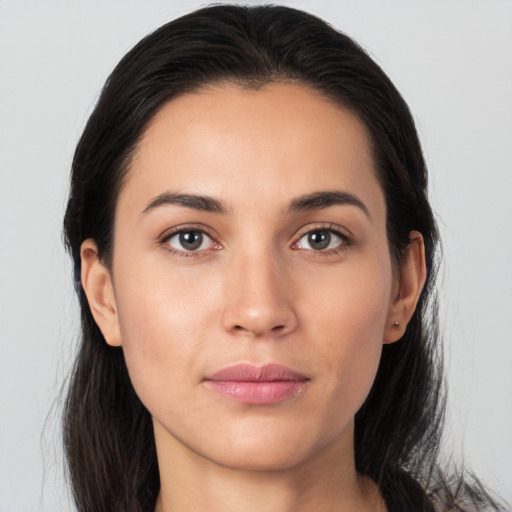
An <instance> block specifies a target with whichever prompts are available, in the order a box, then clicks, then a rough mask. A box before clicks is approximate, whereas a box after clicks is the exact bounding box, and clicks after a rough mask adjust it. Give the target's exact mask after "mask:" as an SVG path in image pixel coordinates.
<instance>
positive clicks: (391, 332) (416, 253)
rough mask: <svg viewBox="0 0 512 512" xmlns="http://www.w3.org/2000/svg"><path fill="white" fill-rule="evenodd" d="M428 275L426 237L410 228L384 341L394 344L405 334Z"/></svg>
mask: <svg viewBox="0 0 512 512" xmlns="http://www.w3.org/2000/svg"><path fill="white" fill-rule="evenodd" d="M426 275H427V270H426V264H425V246H424V244H423V236H422V235H421V233H419V232H418V231H411V232H410V233H409V245H408V246H407V249H406V254H405V255H404V257H403V259H402V262H401V264H400V269H399V275H398V279H397V284H396V286H395V287H394V289H393V296H392V298H391V304H390V309H389V314H388V318H387V324H386V326H385V331H384V343H393V342H395V341H398V340H399V339H400V338H401V337H402V336H403V335H404V333H405V329H406V328H407V324H408V323H409V320H410V319H411V317H412V315H413V314H414V311H415V309H416V305H417V304H418V300H419V298H420V295H421V291H422V289H423V285H424V284H425V279H426Z"/></svg>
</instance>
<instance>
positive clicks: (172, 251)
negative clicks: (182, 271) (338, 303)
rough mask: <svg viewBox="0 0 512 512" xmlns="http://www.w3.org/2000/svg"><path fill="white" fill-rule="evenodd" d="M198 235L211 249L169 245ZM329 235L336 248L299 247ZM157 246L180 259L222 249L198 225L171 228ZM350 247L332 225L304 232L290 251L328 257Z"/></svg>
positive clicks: (347, 238) (346, 240)
mask: <svg viewBox="0 0 512 512" xmlns="http://www.w3.org/2000/svg"><path fill="white" fill-rule="evenodd" d="M187 232H189V233H200V234H201V235H203V236H206V237H208V238H209V239H210V240H211V243H212V244H213V247H209V248H207V249H198V250H185V249H183V250H180V249H175V248H173V247H172V246H170V245H169V241H170V240H171V239H172V238H173V237H174V236H176V235H180V234H182V233H187ZM315 232H316V233H329V234H331V235H335V236H336V237H338V238H340V239H341V242H340V243H339V244H338V246H336V247H334V248H331V249H327V250H322V249H321V250H314V249H306V248H303V247H300V246H299V242H300V240H302V239H303V238H304V237H306V236H308V235H311V234H312V233H315ZM158 243H159V245H161V246H162V247H163V248H164V249H165V250H166V251H167V252H168V253H170V254H171V255H174V256H178V257H182V258H191V257H200V256H204V255H205V254H209V253H210V252H211V251H215V250H219V249H222V245H221V244H220V243H218V242H217V241H216V240H215V238H214V236H213V235H211V234H210V233H209V232H208V231H207V230H206V229H204V227H202V226H198V225H186V226H179V227H177V228H173V229H172V230H170V231H166V232H164V233H163V234H162V235H161V236H160V237H159V239H158ZM351 245H352V239H351V238H350V237H349V236H348V235H346V234H345V233H343V232H342V231H341V230H340V228H339V227H338V226H336V225H334V224H328V225H320V224H319V225H316V226H314V227H312V228H309V229H307V231H304V232H303V233H302V234H301V235H300V236H299V237H297V238H296V239H295V241H294V242H293V243H292V244H291V249H292V250H296V251H298V250H304V251H308V253H310V254H311V255H313V256H314V257H328V256H336V255H338V254H340V253H342V252H344V251H346V250H347V249H348V248H349V247H350V246H351Z"/></svg>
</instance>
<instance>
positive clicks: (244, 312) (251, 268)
mask: <svg viewBox="0 0 512 512" xmlns="http://www.w3.org/2000/svg"><path fill="white" fill-rule="evenodd" d="M256 245H257V244H256ZM226 274H227V275H226V283H225V290H224V293H225V307H224V312H223V323H224V328H225V329H226V330H228V331H230V332H232V333H239V334H246V335H252V336H258V337H260V336H269V335H270V336H279V335H284V334H286V333H289V332H291V331H292V330H294V329H295V327H296V325H297V319H296V317H295V312H294V310H293V304H292V302H291V296H290V291H291V290H290V287H289V283H287V282H286V281H287V279H286V276H287V272H286V271H285V269H284V268H283V265H282V264H281V263H280V258H279V255H276V254H275V252H274V251H273V250H272V247H270V246H267V247H261V246H260V247H255V246H251V247H245V248H243V249H241V250H240V251H235V253H234V254H233V255H232V257H231V261H230V265H229V270H228V271H227V273H226Z"/></svg>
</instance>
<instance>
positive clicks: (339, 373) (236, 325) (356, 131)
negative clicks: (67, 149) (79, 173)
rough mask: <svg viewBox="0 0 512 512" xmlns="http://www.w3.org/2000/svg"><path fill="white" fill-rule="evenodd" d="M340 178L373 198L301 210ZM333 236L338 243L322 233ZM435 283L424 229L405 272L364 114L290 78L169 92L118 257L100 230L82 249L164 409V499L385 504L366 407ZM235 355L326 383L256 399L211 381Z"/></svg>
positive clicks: (260, 505)
mask: <svg viewBox="0 0 512 512" xmlns="http://www.w3.org/2000/svg"><path fill="white" fill-rule="evenodd" d="M333 190H337V191H343V192H344V193H349V194H351V195H352V196H354V197H357V198H358V200H359V201H360V202H361V203H362V204H363V205H364V206H363V207H360V206H358V205H354V204H333V205H330V206H325V207H321V208H315V209H308V210H297V209H290V205H291V204H292V202H293V201H295V200H296V199H297V198H301V197H303V196H307V195H310V194H312V193H317V192H321V191H333ZM166 193H171V194H177V193H179V194H188V195H201V196H208V197H211V198H214V199H216V200H217V201H219V202H221V203H222V206H223V207H224V208H225V212H223V213H219V212H213V211H202V210H198V209H197V208H192V207H187V206H183V205H182V204H181V205H180V204H167V203H165V204H160V205H157V206H154V207H150V208H149V209H148V205H150V204H151V202H152V201H154V200H155V198H158V197H161V195H162V194H166ZM180 229H181V230H182V231H183V230H185V231H186V230H188V231H189V232H190V231H191V230H196V232H197V230H198V229H200V230H203V231H204V232H205V235H203V243H202V245H201V246H200V247H199V248H198V249H197V250H187V249H186V248H184V247H183V245H180V240H179V235H177V234H176V232H177V231H178V232H179V230H180ZM319 231H321V232H323V233H324V234H325V233H329V234H330V236H331V244H330V246H329V247H328V248H327V249H318V247H317V246H312V245H311V243H310V240H309V239H308V233H311V232H316V233H317V235H318V232H319ZM335 232H337V233H339V234H335ZM424 279H425V263H424V256H423V244H422V239H421V235H420V234H419V233H416V232H412V233H411V243H410V245H409V249H408V252H407V254H406V256H405V257H404V259H403V262H401V264H400V265H399V267H398V268H394V267H393V264H392V261H391V258H390V251H389V247H388V242H387V238H386V204H385V198H384V195H383V192H382V189H381V187H380V185H379V183H378V181H377V179H376V171H375V169H374V164H373V161H372V156H371V153H370V149H369V144H368V136H367V132H366V129H365V127H364V126H363V124H362V123H361V122H360V121H359V120H358V118H357V117H356V116H355V115H353V114H352V113H351V112H349V111H347V110H345V109H342V108H340V107H338V106H336V105H334V104H333V103H332V102H330V101H329V100H327V99H325V98H324V97H322V96H320V95H319V94H317V93H316V92H315V91H312V90H310V89H307V88H305V87H302V86H299V85H294V84H283V83H281V84H272V85H267V86H265V87H263V88H262V89H260V90H258V91H254V90H247V89H243V88H239V87H236V86H231V85H224V86H217V87H211V88H208V89H203V90H201V91H198V92H197V93H193V94H192V93H189V94H186V95H183V96H181V97H179V98H177V99H175V100H173V101H171V102H170V103H168V104H167V105H165V106H164V107H163V108H162V109H161V110H160V112H159V113H158V114H157V115H156V116H155V118H154V119H153V121H152V122H151V124H150V125H149V127H148V128H147V130H146V132H145V133H144V135H143V137H142V139H141V141H140V143H139V145H138V148H137V151H136V154H135V157H134V159H133V162H132V164H131V168H130V171H129V174H128V179H127V182H126V184H125V186H124V188H123V190H122V191H121V194H120V197H119V202H118V206H117V211H116V218H115V235H114V254H113V264H112V269H109V268H106V267H105V266H104V265H103V264H102V262H101V260H100V259H99V258H98V254H97V249H96V245H95V244H94V241H93V240H87V241H85V242H84V243H83V245H82V284H83V287H84V290H85V291H86V294H87V297H88V300H89V303H90V305H91V310H92V312H93V315H94V317H95V319H96V321H97V323H98V325H99V327H100V329H101V330H102V332H103V334H104V336H105V339H106V342H107V343H109V344H110V345H112V346H122V349H123V351H124V354H125V358H126V363H127V366H128V370H129V373H130V377H131V379H132V382H133V385H134V387H135V390H136V391H137V393H138V395H139V397H140V399H141V400H142V402H143V403H144V405H145V406H146V407H147V409H148V410H149V412H150V413H151V415H152V417H153V422H154V431H155V440H156V446H157V453H158V462H159V469H160V475H161V494H160V496H159V499H158V503H157V511H160V512H162V511H163V512H170V511H173V512H179V511H184V510H223V511H231V510H244V511H251V510H258V511H261V510H266V511H270V512H274V511H275V512H285V511H292V510H293V511H294V512H297V511H303V510H308V511H311V510H322V511H329V510H332V511H348V510H361V511H364V510H377V511H378V510H385V506H384V504H383V502H382V500H381V498H380V495H379V493H378V491H377V489H376V486H375V485H374V484H373V483H372V482H369V481H367V480H365V479H364V478H361V477H360V476H359V475H358V474H357V472H356V470H355V467H354V453H353V430H354V416H355V414H356V412H357V410H358V409H359V407H360V406H361V404H362V403H363V401H364V400H365V398H366V396H367V394H368V392H369V390H370V388H371V385H372V383H373V380H374V378H375V374H376V371H377V367H378V362H379V358H380V354H381V350H382V344H383V343H391V342H395V341H397V340H398V339H399V338H400V337H401V336H402V334H403V332H404V329H405V326H406V324H407V322H408V320H409V319H410V317H411V315H412V313H413V311H414V308H415V306H416V303H417V300H418V297H419V293H420V291H421V287H422V286H423V283H424ZM395 322H399V324H400V325H399V326H398V327H397V326H396V325H395V324H394V323H395ZM235 363H251V364H253V365H257V366H260V365H263V364H266V363H279V364H283V365H286V366H288V367H290V368H292V369H293V370H295V371H297V372H300V373H301V374H303V375H305V376H307V378H308V379H309V380H308V382H307V385H306V386H305V388H304V389H303V390H302V391H301V392H300V393H298V394H297V395H293V396H291V397H289V398H287V399H285V400H283V401H281V402H279V403H277V404H273V405H263V406H262V405H250V404H249V405H248V404H242V403H239V402H236V401H233V400H232V399H230V398H227V397H225V396H223V395H219V394H218V393H216V392H214V391H212V390H211V389H210V388H209V387H208V386H207V385H206V384H205V381H204V379H205V376H207V375H210V374H211V373H213V372H215V371H218V370H220V369H221V368H224V367H226V366H229V365H232V364H235Z"/></svg>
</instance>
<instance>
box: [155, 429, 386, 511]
mask: <svg viewBox="0 0 512 512" xmlns="http://www.w3.org/2000/svg"><path fill="white" fill-rule="evenodd" d="M161 428H162V427H160V426H158V425H155V435H156V439H157V453H158V463H159V470H160V485H161V489H160V495H159V497H158V501H157V505H156V508H155V512H185V511H190V510H194V511H206V510H222V511H223V512H232V511H233V512H234V511H237V512H238V511H240V510H244V512H256V511H257V512H261V511H263V510H264V511H265V512H292V511H293V512H306V511H308V512H310V511H311V510H322V511H323V512H328V511H329V512H348V511H353V510H358V511H360V512H365V511H368V512H369V511H373V512H385V510H386V508H385V505H384V503H383V500H382V498H381V496H380V493H379V491H378V489H377V486H376V485H375V484H374V483H373V482H372V481H371V480H369V479H367V478H365V477H362V476H360V475H358V474H357V472H356V470H355V466H354V456H353V448H352V443H350V445H349V446H347V443H346V442H345V440H343V439H341V440H337V441H335V442H334V443H333V444H332V445H329V446H326V447H324V448H323V449H322V450H320V451H319V452H318V453H315V454H313V455H312V456H311V457H310V458H309V459H308V460H306V461H303V462H302V463H300V464H298V465H295V466H293V467H290V468H282V469H272V470H248V469H244V468H229V467H225V466H221V465H219V464H217V463H215V462H213V461H211V460H208V459H206V458H204V457H202V456H201V455H199V454H197V453H194V452H192V451H191V450H189V449H188V448H187V447H185V446H184V445H182V444H181V443H180V442H179V441H177V440H175V439H174V438H172V439H169V438H168V433H165V434H166V435H165V437H166V438H167V439H166V442H165V444H164V445H163V446H162V443H159V442H158V439H159V437H160V436H161V435H162V433H161V432H160V435H159V432H158V430H159V429H161Z"/></svg>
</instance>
